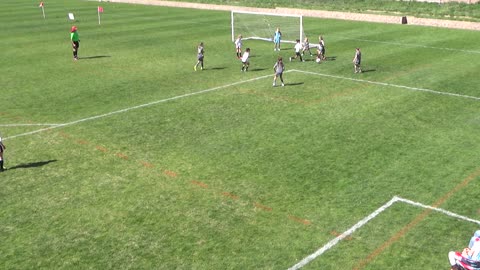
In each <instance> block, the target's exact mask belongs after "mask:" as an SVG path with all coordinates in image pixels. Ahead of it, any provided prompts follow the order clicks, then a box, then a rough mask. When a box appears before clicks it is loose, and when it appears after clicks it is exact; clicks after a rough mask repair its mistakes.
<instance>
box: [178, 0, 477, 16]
mask: <svg viewBox="0 0 480 270" xmlns="http://www.w3.org/2000/svg"><path fill="white" fill-rule="evenodd" d="M179 1H180V2H197V3H209V4H217V5H218V4H220V5H231V6H251V7H262V8H275V7H290V8H301V9H318V10H331V11H346V12H357V13H371V14H386V15H395V16H398V15H404V16H416V17H424V18H437V19H448V20H461V21H479V20H480V4H478V3H477V4H466V3H457V2H448V3H441V4H439V3H429V2H421V1H418V2H417V1H411V0H403V1H402V0H321V1H319V0H297V1H288V0H243V1H236V0H179Z"/></svg>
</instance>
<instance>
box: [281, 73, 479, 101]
mask: <svg viewBox="0 0 480 270" xmlns="http://www.w3.org/2000/svg"><path fill="white" fill-rule="evenodd" d="M290 71H295V72H300V73H305V74H310V75H317V76H322V77H328V78H335V79H340V80H348V81H354V82H361V83H369V84H376V85H382V86H387V87H395V88H402V89H407V90H411V91H420V92H427V93H431V94H436V95H445V96H453V97H459V98H466V99H473V100H480V97H474V96H468V95H460V94H455V93H450V92H440V91H435V90H431V89H426V88H418V87H410V86H405V85H399V84H392V83H384V82H375V81H369V80H362V79H354V78H348V77H342V76H336V75H329V74H323V73H317V72H312V71H304V70H298V69H291V70H290Z"/></svg>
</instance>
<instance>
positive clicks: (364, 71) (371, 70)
mask: <svg viewBox="0 0 480 270" xmlns="http://www.w3.org/2000/svg"><path fill="white" fill-rule="evenodd" d="M374 71H376V69H374V68H371V69H362V73H366V72H374Z"/></svg>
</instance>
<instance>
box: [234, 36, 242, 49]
mask: <svg viewBox="0 0 480 270" xmlns="http://www.w3.org/2000/svg"><path fill="white" fill-rule="evenodd" d="M235 48H242V39H241V38H237V39H236V40H235Z"/></svg>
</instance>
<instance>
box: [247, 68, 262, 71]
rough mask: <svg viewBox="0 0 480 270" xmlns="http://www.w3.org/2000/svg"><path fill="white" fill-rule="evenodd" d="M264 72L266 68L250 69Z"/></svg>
mask: <svg viewBox="0 0 480 270" xmlns="http://www.w3.org/2000/svg"><path fill="white" fill-rule="evenodd" d="M262 70H265V68H253V69H250V70H249V71H262Z"/></svg>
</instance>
